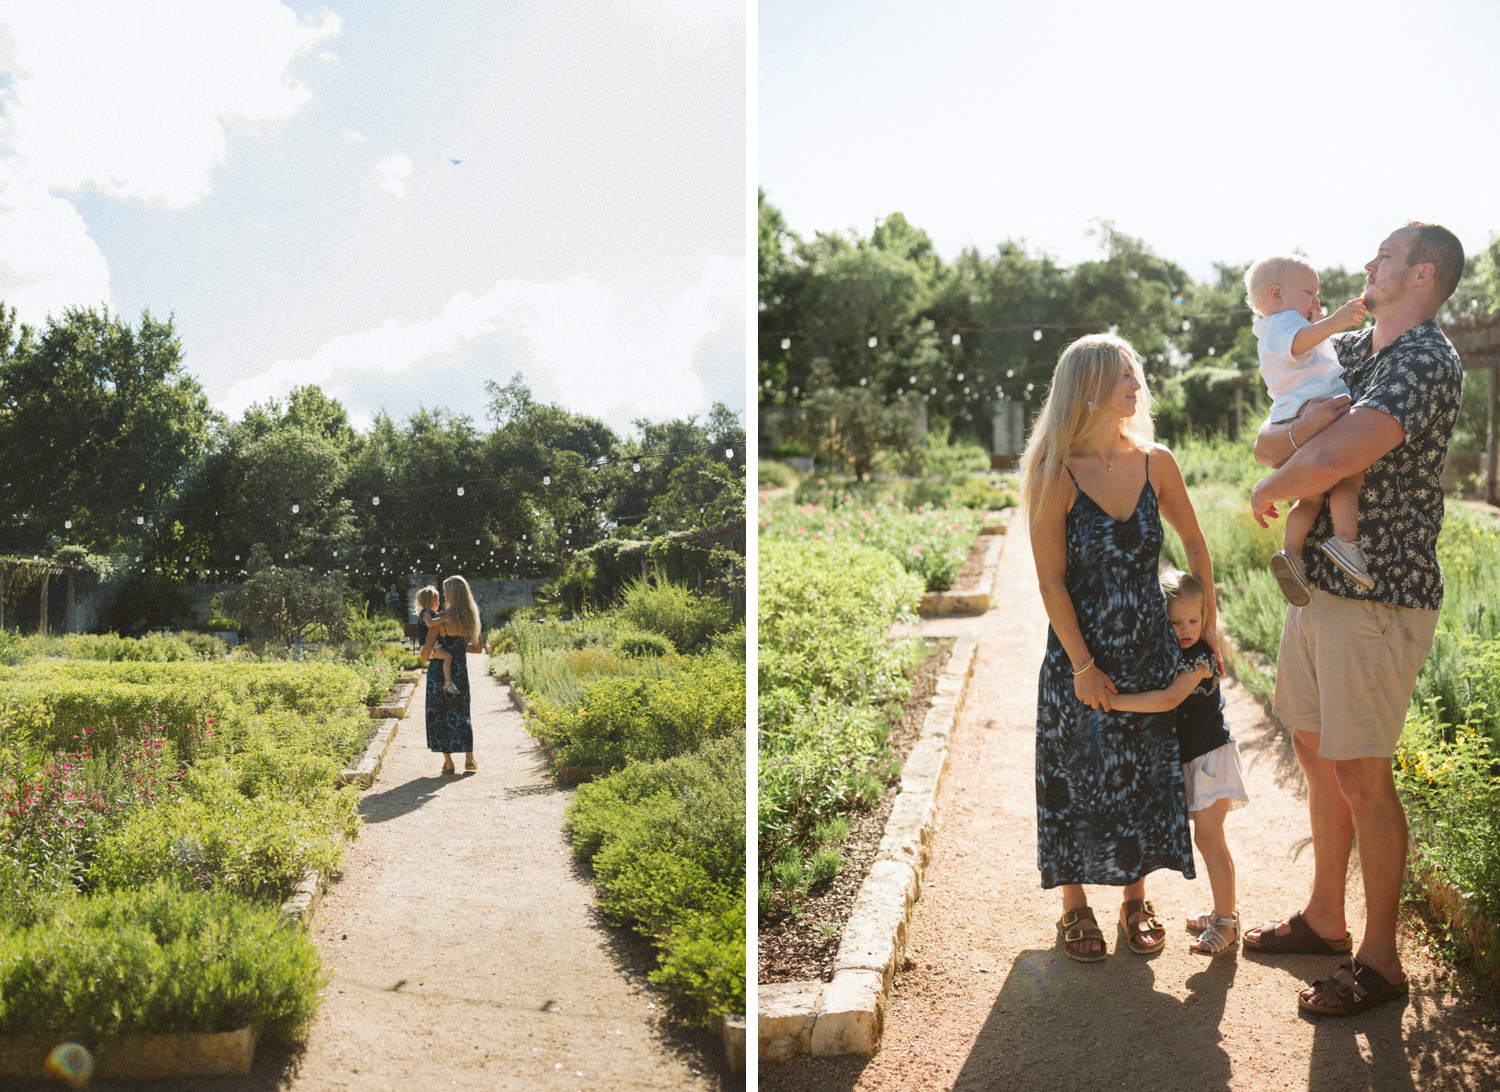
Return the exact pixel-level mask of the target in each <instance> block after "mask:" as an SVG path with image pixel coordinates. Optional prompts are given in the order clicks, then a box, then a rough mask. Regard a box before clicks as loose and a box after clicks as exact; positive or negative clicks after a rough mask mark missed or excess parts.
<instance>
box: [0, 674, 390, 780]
mask: <svg viewBox="0 0 1500 1092" xmlns="http://www.w3.org/2000/svg"><path fill="white" fill-rule="evenodd" d="M367 675H369V676H370V677H368V678H367V677H362V676H361V674H360V672H359V671H356V670H355V669H353V668H350V667H347V666H342V665H337V664H332V663H317V664H313V663H309V664H280V663H277V664H249V663H233V664H224V663H212V664H210V663H146V662H119V663H100V662H90V661H75V662H69V663H57V662H51V661H40V660H38V661H31V662H29V663H27V664H24V665H22V666H20V667H14V668H0V747H3V746H4V745H5V743H6V741H7V740H8V739H13V738H21V737H24V738H26V739H28V740H30V741H31V745H32V746H34V747H35V748H36V749H38V750H40V751H43V752H50V751H64V750H70V749H72V747H73V742H74V737H78V738H83V736H84V734H85V732H86V731H93V730H95V729H102V728H106V727H108V726H109V725H111V724H115V725H118V726H120V727H121V728H123V729H125V731H126V734H127V735H129V734H130V733H131V732H133V731H135V730H136V727H137V726H139V725H147V726H149V727H150V730H151V731H153V732H155V731H159V732H160V733H161V734H162V735H164V736H165V737H166V738H167V739H168V740H170V741H171V742H172V745H173V746H174V748H176V751H177V755H178V757H179V758H180V759H182V760H183V761H192V760H193V757H194V755H195V754H196V750H197V748H198V746H199V745H200V744H201V743H202V742H203V741H204V739H205V733H206V732H207V731H214V732H215V733H216V735H223V736H225V738H226V739H232V738H234V737H235V736H236V734H237V733H240V732H243V731H245V730H246V729H245V721H246V718H247V717H250V716H254V715H258V714H261V713H264V712H271V711H276V710H285V711H287V712H291V713H296V714H299V715H301V716H303V717H306V718H309V719H312V720H317V719H320V718H327V717H330V716H334V715H335V714H341V713H347V712H350V711H357V712H361V713H362V712H363V708H362V707H363V705H364V701H365V699H366V697H367V696H368V695H369V693H370V692H371V690H372V689H374V688H375V686H374V683H373V682H372V681H371V680H372V679H373V677H374V676H373V674H371V673H370V671H368V670H367ZM387 677H389V672H388V671H387ZM381 693H382V694H384V690H381Z"/></svg>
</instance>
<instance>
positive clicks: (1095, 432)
mask: <svg viewBox="0 0 1500 1092" xmlns="http://www.w3.org/2000/svg"><path fill="white" fill-rule="evenodd" d="M1152 437H1153V432H1152V422H1151V395H1150V393H1149V392H1148V391H1147V390H1146V384H1145V375H1144V373H1143V372H1142V370H1141V360H1140V357H1139V355H1138V354H1137V353H1136V352H1135V350H1134V349H1132V348H1131V347H1130V345H1129V344H1128V343H1127V342H1125V341H1123V340H1122V339H1120V338H1118V337H1114V336H1111V335H1107V334H1095V335H1092V336H1089V337H1083V338H1079V339H1078V340H1077V341H1075V342H1073V343H1072V344H1071V345H1069V346H1068V347H1067V348H1066V349H1064V350H1063V353H1062V356H1061V358H1060V359H1059V360H1058V362H1057V369H1056V371H1055V372H1054V373H1053V377H1052V388H1051V390H1050V391H1049V393H1048V395H1047V401H1046V404H1045V405H1044V406H1043V407H1042V412H1041V415H1040V417H1038V419H1037V422H1036V427H1035V428H1034V429H1033V431H1032V434H1031V439H1030V441H1029V442H1028V443H1027V445H1026V453H1025V455H1024V456H1023V457H1022V462H1021V488H1022V496H1023V498H1024V503H1025V505H1026V512H1027V519H1028V522H1029V526H1030V530H1031V544H1032V550H1033V552H1034V554H1035V560H1036V570H1037V581H1038V583H1039V584H1040V586H1041V593H1042V602H1043V604H1044V606H1045V607H1046V610H1047V618H1048V620H1049V621H1050V623H1051V625H1050V627H1049V629H1048V632H1047V653H1046V657H1045V659H1044V660H1043V662H1042V672H1041V681H1040V686H1039V688H1038V697H1037V724H1036V797H1037V865H1038V867H1039V868H1040V869H1041V873H1042V886H1043V887H1044V888H1051V887H1059V886H1060V887H1061V888H1062V909H1063V916H1062V918H1061V920H1059V921H1058V923H1057V944H1058V946H1059V947H1060V948H1062V950H1063V952H1064V954H1066V955H1067V956H1068V958H1070V959H1076V960H1079V961H1081V962H1086V963H1088V962H1095V961H1097V960H1101V959H1103V958H1104V957H1105V954H1106V953H1105V948H1104V934H1103V933H1102V932H1101V931H1100V929H1099V925H1098V921H1097V920H1096V918H1095V916H1094V912H1093V910H1091V909H1090V908H1089V905H1088V899H1087V897H1086V895H1085V893H1084V889H1083V885H1084V884H1108V885H1111V886H1118V887H1123V888H1124V892H1123V895H1122V899H1123V901H1122V905H1121V907H1120V922H1121V924H1122V925H1123V926H1124V928H1125V934H1126V938H1127V941H1128V943H1129V946H1130V949H1131V950H1132V951H1134V952H1137V953H1140V954H1143V955H1149V954H1152V953H1155V952H1158V951H1160V950H1161V949H1162V947H1163V946H1164V945H1165V944H1166V939H1167V935H1166V930H1165V928H1164V927H1163V926H1162V924H1161V922H1160V921H1159V920H1158V919H1157V917H1156V915H1155V912H1154V910H1153V909H1152V906H1151V904H1150V903H1149V902H1147V901H1146V881H1145V877H1146V875H1147V874H1148V873H1150V872H1152V871H1154V870H1156V869H1158V868H1171V869H1175V870H1177V871H1179V872H1181V873H1182V874H1183V875H1184V876H1186V877H1188V878H1189V879H1191V878H1193V876H1194V874H1195V873H1194V870H1193V847H1192V844H1191V840H1190V837H1189V834H1188V816H1187V802H1186V798H1185V796H1184V790H1183V781H1182V766H1181V764H1180V763H1179V762H1178V757H1177V733H1176V728H1175V725H1174V715H1173V714H1172V713H1170V712H1156V713H1132V712H1126V711H1122V710H1119V709H1117V708H1116V707H1115V697H1116V694H1117V693H1118V692H1119V691H1122V690H1126V691H1146V690H1162V689H1165V688H1166V687H1167V686H1169V685H1170V684H1171V682H1172V680H1173V679H1174V678H1175V677H1176V675H1177V667H1178V663H1179V661H1180V659H1181V655H1180V652H1179V649H1178V642H1177V638H1176V637H1175V636H1174V635H1173V632H1172V626H1171V623H1170V622H1169V621H1168V618H1167V603H1166V598H1165V597H1164V596H1163V594H1162V589H1161V584H1160V583H1159V582H1158V578H1157V561H1158V556H1159V554H1160V551H1161V543H1162V526H1161V517H1162V516H1165V517H1166V519H1167V522H1168V523H1170V524H1171V525H1172V528H1173V529H1174V530H1175V531H1176V532H1177V534H1178V536H1179V537H1180V538H1181V539H1182V543H1183V546H1184V547H1185V548H1186V551H1187V558H1188V565H1189V567H1190V568H1191V570H1192V572H1193V574H1194V575H1195V576H1197V577H1198V579H1199V580H1200V581H1201V582H1202V584H1203V588H1204V593H1205V595H1204V598H1205V609H1204V615H1205V616H1204V618H1203V633H1204V639H1205V640H1206V641H1207V642H1208V644H1209V647H1210V648H1212V649H1214V651H1215V660H1216V661H1217V658H1218V657H1217V649H1218V637H1217V633H1218V630H1217V626H1216V618H1217V615H1216V611H1215V607H1214V596H1213V572H1212V567H1211V565H1210V562H1209V556H1208V547H1207V545H1206V544H1205V543H1204V540H1203V534H1202V532H1200V531H1199V529H1198V520H1197V517H1196V516H1195V515H1194V513H1193V506H1192V502H1191V501H1189V499H1188V494H1187V489H1186V487H1185V486H1184V485H1183V481H1182V472H1181V471H1180V470H1179V469H1178V467H1177V462H1176V460H1175V459H1173V458H1172V453H1171V452H1170V451H1168V450H1167V449H1166V448H1165V447H1162V446H1161V445H1159V444H1156V443H1154V442H1153V440H1152Z"/></svg>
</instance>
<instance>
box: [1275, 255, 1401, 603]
mask: <svg viewBox="0 0 1500 1092" xmlns="http://www.w3.org/2000/svg"><path fill="white" fill-rule="evenodd" d="M1245 302H1246V303H1248V304H1249V305H1250V308H1251V310H1253V311H1254V312H1255V313H1256V314H1257V315H1259V316H1261V317H1260V318H1257V319H1256V320H1255V325H1254V327H1253V329H1254V330H1255V337H1256V339H1257V341H1258V343H1259V348H1260V374H1261V376H1262V378H1264V379H1265V381H1266V390H1267V391H1269V392H1270V395H1271V399H1272V401H1271V421H1272V422H1273V423H1278V424H1285V423H1286V422H1288V421H1293V420H1295V419H1296V418H1297V417H1298V415H1299V414H1301V412H1302V406H1303V404H1304V403H1305V402H1306V401H1307V400H1308V399H1309V398H1319V397H1323V396H1327V395H1337V394H1343V395H1347V394H1348V393H1349V388H1348V387H1347V386H1345V385H1344V381H1343V379H1341V378H1340V375H1341V374H1342V372H1343V368H1341V367H1340V366H1339V362H1338V356H1337V355H1336V354H1335V353H1334V351H1333V346H1332V345H1330V344H1329V343H1328V338H1329V336H1330V335H1332V334H1335V333H1338V332H1339V331H1340V330H1349V329H1353V328H1354V327H1357V326H1360V325H1361V324H1363V322H1364V321H1365V315H1366V311H1365V301H1364V298H1363V297H1357V298H1355V299H1352V300H1350V301H1349V302H1348V303H1346V304H1344V306H1342V307H1340V308H1339V309H1338V310H1337V311H1335V312H1334V313H1333V314H1331V315H1329V316H1328V317H1327V318H1324V317H1323V306H1322V304H1321V303H1320V302H1319V300H1318V271H1317V270H1316V269H1314V268H1313V267H1312V266H1311V265H1309V264H1308V263H1307V262H1305V261H1303V260H1302V259H1301V258H1262V259H1261V260H1260V261H1258V262H1256V263H1255V264H1254V265H1252V266H1251V267H1250V268H1249V270H1247V271H1246V273H1245ZM1293 431H1295V430H1293ZM1313 435H1314V434H1313V433H1311V432H1308V433H1307V434H1306V435H1304V436H1302V437H1299V438H1294V439H1293V441H1292V443H1293V446H1296V445H1297V443H1298V440H1299V439H1300V442H1301V443H1304V444H1305V443H1307V441H1308V440H1309V439H1311V438H1312V436H1313ZM1364 480H1365V476H1364V473H1363V472H1360V473H1358V474H1351V475H1350V476H1349V477H1347V478H1345V479H1344V480H1343V481H1341V482H1339V483H1338V484H1337V485H1335V486H1334V487H1333V489H1332V490H1331V491H1330V492H1329V494H1328V510H1329V514H1330V515H1331V516H1332V517H1333V532H1334V537H1333V538H1330V539H1328V540H1327V541H1326V542H1323V543H1321V544H1320V548H1321V549H1322V551H1323V552H1324V553H1325V554H1327V555H1328V557H1329V558H1330V559H1331V560H1332V561H1333V562H1334V564H1336V565H1337V566H1338V567H1339V568H1340V569H1341V570H1342V571H1343V573H1344V575H1345V576H1347V577H1348V578H1349V579H1350V580H1352V581H1354V583H1356V584H1358V585H1359V586H1360V587H1361V588H1363V589H1365V590H1366V591H1369V590H1371V589H1373V588H1374V587H1375V581H1374V580H1372V579H1371V578H1370V570H1369V566H1368V565H1367V564H1366V562H1365V555H1364V551H1363V550H1361V549H1360V547H1359V490H1360V487H1361V486H1363V485H1364ZM1322 507H1323V498H1322V497H1304V498H1303V499H1301V500H1299V501H1298V502H1297V504H1296V507H1294V508H1293V509H1292V510H1291V511H1290V512H1289V513H1288V514H1287V517H1286V538H1285V539H1284V540H1283V542H1282V548H1281V550H1280V551H1278V552H1277V553H1276V555H1275V556H1274V557H1272V558H1271V570H1272V572H1274V573H1275V574H1276V583H1277V585H1278V586H1279V587H1280V588H1281V593H1282V594H1283V595H1285V596H1286V598H1287V601H1288V602H1290V603H1292V604H1294V605H1295V606H1299V607H1302V606H1306V605H1307V604H1308V603H1310V602H1312V593H1311V592H1310V591H1309V590H1308V585H1307V576H1306V574H1305V572H1304V571H1303V568H1302V551H1303V549H1304V548H1305V547H1306V545H1307V534H1308V532H1309V531H1311V530H1312V525H1313V521H1314V520H1316V519H1317V518H1318V512H1319V511H1320V510H1321V509H1322Z"/></svg>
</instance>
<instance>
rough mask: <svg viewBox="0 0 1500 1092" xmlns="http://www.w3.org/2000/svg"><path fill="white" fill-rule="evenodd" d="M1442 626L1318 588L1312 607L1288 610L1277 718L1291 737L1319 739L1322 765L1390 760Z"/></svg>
mask: <svg viewBox="0 0 1500 1092" xmlns="http://www.w3.org/2000/svg"><path fill="white" fill-rule="evenodd" d="M1437 620H1438V612H1437V611H1435V610H1415V609H1413V608H1411V607H1393V606H1391V605H1390V604H1389V603H1372V602H1370V601H1368V600H1363V599H1345V598H1344V597H1343V596H1339V595H1330V594H1329V593H1328V592H1325V591H1321V590H1319V589H1317V588H1313V589H1312V602H1311V603H1309V604H1308V605H1307V606H1305V607H1288V608H1287V612H1286V623H1285V624H1284V625H1283V626H1282V630H1281V653H1280V655H1279V656H1278V657H1277V659H1276V698H1275V700H1274V702H1273V703H1272V706H1271V711H1272V712H1273V713H1275V714H1276V716H1278V717H1279V718H1281V721H1282V723H1284V724H1285V725H1286V726H1287V727H1288V728H1291V729H1292V730H1293V731H1297V732H1317V733H1318V734H1319V736H1320V737H1321V738H1320V739H1319V740H1318V754H1320V755H1322V756H1323V757H1324V758H1329V759H1334V760H1336V761H1342V760H1344V759H1350V758H1389V757H1390V756H1391V755H1392V753H1394V751H1395V750H1396V741H1397V740H1398V739H1400V738H1401V729H1402V727H1403V726H1404V725H1405V723H1406V710H1407V707H1408V706H1409V705H1410V704H1411V696H1412V691H1413V690H1414V689H1415V688H1416V685H1417V672H1419V671H1420V670H1421V669H1422V664H1423V662H1425V661H1426V659H1427V653H1428V652H1429V651H1431V649H1432V636H1433V634H1434V633H1435V632H1436V631H1437Z"/></svg>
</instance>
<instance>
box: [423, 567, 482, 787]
mask: <svg viewBox="0 0 1500 1092" xmlns="http://www.w3.org/2000/svg"><path fill="white" fill-rule="evenodd" d="M443 597H444V598H445V599H446V600H447V607H446V609H445V610H444V611H443V612H442V613H441V614H440V615H437V616H435V617H434V618H433V619H432V621H431V623H430V624H429V625H428V626H427V636H426V638H425V639H424V641H423V643H422V653H421V655H422V662H423V663H428V661H429V660H431V659H432V651H433V649H434V648H435V647H438V646H441V647H442V649H443V650H444V651H445V652H448V653H449V654H450V655H451V656H452V664H453V681H454V682H455V683H456V684H457V687H456V691H455V692H453V693H450V692H448V691H447V690H445V689H444V687H443V681H442V673H441V672H439V671H438V670H437V669H436V665H434V664H431V663H428V667H427V749H428V750H429V751H441V752H442V755H443V770H442V772H443V773H445V774H451V773H456V772H457V771H456V770H455V769H454V768H453V756H454V755H455V754H457V753H458V752H459V751H463V752H464V770H465V772H467V773H474V772H476V771H477V770H478V769H479V765H478V763H476V762H475V761H474V722H473V721H472V720H471V719H470V716H469V696H470V695H469V668H468V664H467V662H466V658H465V655H464V654H465V653H466V652H483V651H484V645H482V644H481V643H480V641H479V607H478V605H477V604H476V603H475V602H474V595H473V593H472V592H471V591H470V590H469V582H468V581H467V580H465V579H464V578H463V577H461V576H450V577H449V578H448V579H447V580H444V581H443Z"/></svg>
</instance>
